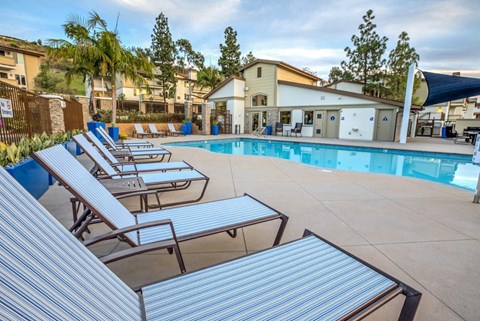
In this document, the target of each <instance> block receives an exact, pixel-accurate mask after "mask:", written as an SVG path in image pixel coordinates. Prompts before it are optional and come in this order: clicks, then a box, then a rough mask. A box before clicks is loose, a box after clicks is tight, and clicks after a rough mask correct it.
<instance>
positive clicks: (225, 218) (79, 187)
mask: <svg viewBox="0 0 480 321" xmlns="http://www.w3.org/2000/svg"><path fill="white" fill-rule="evenodd" d="M57 147H59V148H57ZM61 149H63V151H64V152H66V153H67V154H68V155H70V154H69V153H68V151H67V150H66V149H65V148H63V146H61V145H58V146H54V147H50V148H47V149H44V150H42V151H39V152H36V153H35V154H34V155H33V157H34V158H35V159H36V160H37V161H38V162H39V163H40V164H41V165H42V166H44V167H45V168H46V169H47V170H48V171H49V172H51V173H52V175H53V176H54V177H55V178H56V179H57V180H58V181H59V182H60V183H61V184H62V185H63V186H65V187H66V188H67V189H68V190H69V191H70V192H71V193H72V194H73V195H74V196H75V198H76V199H77V200H79V201H80V202H81V203H83V204H84V205H85V206H86V208H87V209H88V211H85V212H84V215H83V216H82V217H81V218H80V219H79V220H80V222H83V223H82V224H83V225H81V226H80V227H79V228H78V229H77V235H78V236H79V237H80V236H81V235H80V233H82V232H83V231H85V228H86V226H87V225H88V224H89V223H90V222H91V221H92V220H93V219H94V218H95V217H98V218H100V219H101V220H102V221H103V222H105V223H106V224H107V225H108V226H109V227H111V228H112V229H113V230H114V232H111V233H107V234H106V237H107V238H108V239H111V238H112V233H116V234H123V235H124V237H125V239H126V241H127V243H128V244H130V245H132V246H137V245H139V243H140V244H154V243H157V242H163V241H166V240H170V239H174V240H175V241H177V240H178V242H181V241H186V240H191V239H195V238H198V237H202V236H208V235H211V234H215V233H221V232H227V233H228V234H229V235H230V236H232V237H235V236H236V230H237V229H238V228H242V227H245V226H249V225H253V224H257V223H261V222H266V221H271V220H277V219H280V220H281V224H280V227H279V230H278V233H277V237H276V238H275V241H274V244H278V243H279V242H280V239H281V237H282V234H283V231H284V229H285V225H286V224H287V221H288V218H287V217H286V216H285V215H283V214H281V213H279V212H278V211H276V210H274V209H272V208H270V207H268V206H266V205H265V204H262V203H261V202H259V201H257V200H255V199H254V198H253V197H251V196H248V195H245V196H242V197H236V198H230V199H225V200H219V201H214V202H207V203H201V204H195V205H190V206H183V207H175V208H171V209H163V210H160V211H158V210H157V211H151V212H146V213H140V214H138V213H137V215H135V214H132V213H131V212H130V211H129V210H128V209H126V208H125V206H123V205H122V203H120V202H119V201H118V200H117V199H116V198H115V197H114V196H113V195H112V194H110V192H109V191H108V190H107V189H105V187H104V186H103V185H102V184H100V182H99V181H98V180H96V179H95V178H94V177H93V176H92V175H91V174H90V173H89V172H88V171H87V170H86V169H85V168H84V167H83V166H82V165H81V164H80V163H79V162H76V161H74V158H73V157H72V156H71V155H70V157H71V159H69V158H68V157H67V155H66V154H65V153H64V152H63V151H61ZM52 168H53V169H52ZM185 172H187V171H185ZM158 222H164V224H163V225H161V226H159V227H156V228H150V229H146V230H142V231H141V232H140V233H139V234H138V235H137V234H136V233H133V232H132V233H125V231H124V229H128V228H129V227H131V226H137V225H140V226H143V225H145V224H146V225H148V224H152V223H153V224H155V223H158ZM169 224H170V225H171V226H170V225H169ZM77 225H78V224H77ZM172 229H173V231H172ZM113 237H115V236H113ZM94 240H95V241H92V240H90V241H89V242H93V243H96V242H97V241H103V238H102V237H100V236H98V237H96V238H95V239H94ZM87 242H88V241H87ZM87 244H89V245H90V243H87Z"/></svg>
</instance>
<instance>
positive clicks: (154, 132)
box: [148, 124, 167, 137]
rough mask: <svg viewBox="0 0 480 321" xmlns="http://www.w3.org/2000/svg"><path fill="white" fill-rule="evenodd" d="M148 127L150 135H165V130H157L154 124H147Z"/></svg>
mask: <svg viewBox="0 0 480 321" xmlns="http://www.w3.org/2000/svg"><path fill="white" fill-rule="evenodd" d="M148 129H149V130H150V133H151V134H152V135H156V136H157V137H167V135H165V131H164V130H158V129H157V126H155V124H148Z"/></svg>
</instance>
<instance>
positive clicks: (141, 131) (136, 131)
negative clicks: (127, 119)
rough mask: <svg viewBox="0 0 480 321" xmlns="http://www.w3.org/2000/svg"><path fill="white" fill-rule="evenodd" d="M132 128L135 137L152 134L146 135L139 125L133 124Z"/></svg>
mask: <svg viewBox="0 0 480 321" xmlns="http://www.w3.org/2000/svg"><path fill="white" fill-rule="evenodd" d="M133 127H134V128H135V135H137V137H144V136H152V134H150V133H146V132H145V131H144V130H143V127H142V125H141V124H133Z"/></svg>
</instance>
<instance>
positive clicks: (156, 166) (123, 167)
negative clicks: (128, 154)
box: [72, 134, 193, 173]
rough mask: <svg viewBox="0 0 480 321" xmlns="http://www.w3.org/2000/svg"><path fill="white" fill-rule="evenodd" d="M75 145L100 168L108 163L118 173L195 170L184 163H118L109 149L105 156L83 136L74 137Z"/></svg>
mask: <svg viewBox="0 0 480 321" xmlns="http://www.w3.org/2000/svg"><path fill="white" fill-rule="evenodd" d="M72 138H73V140H74V141H75V143H77V145H78V146H80V147H81V148H82V149H83V150H84V151H85V153H86V154H87V155H88V156H89V157H90V158H91V159H92V160H93V161H94V162H95V164H96V165H97V167H98V164H97V163H98V162H103V161H107V163H108V164H109V165H110V166H111V167H113V168H115V170H116V171H117V172H118V173H122V172H135V173H138V172H158V171H167V170H182V169H193V167H192V166H191V165H190V164H188V163H186V162H184V161H181V162H166V163H162V162H154V163H153V162H152V163H139V162H138V163H137V162H118V160H117V159H116V158H115V157H114V156H113V155H112V153H110V151H109V150H108V149H106V148H105V147H103V149H102V151H103V156H102V155H101V154H100V152H99V151H98V150H97V149H96V148H95V147H94V146H93V145H92V144H91V143H90V142H89V141H88V140H87V139H86V137H85V136H84V135H82V134H78V135H75V136H73V137H72Z"/></svg>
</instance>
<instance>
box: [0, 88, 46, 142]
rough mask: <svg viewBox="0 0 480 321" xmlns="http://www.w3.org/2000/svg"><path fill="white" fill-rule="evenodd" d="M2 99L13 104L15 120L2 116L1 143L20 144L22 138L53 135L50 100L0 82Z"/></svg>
mask: <svg viewBox="0 0 480 321" xmlns="http://www.w3.org/2000/svg"><path fill="white" fill-rule="evenodd" d="M0 98H3V99H7V100H10V101H11V102H12V110H13V118H4V117H2V116H1V114H0V141H1V142H5V143H18V142H19V141H20V140H21V139H22V137H31V136H33V135H34V134H41V133H43V132H46V133H47V134H51V133H52V126H51V122H50V108H49V104H48V99H46V98H42V97H39V96H38V95H37V94H35V93H33V92H30V91H27V90H25V89H21V88H18V87H16V86H12V85H10V84H7V83H5V82H2V81H0Z"/></svg>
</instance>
